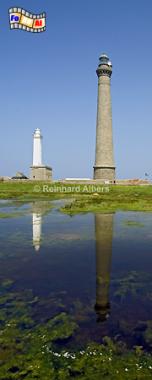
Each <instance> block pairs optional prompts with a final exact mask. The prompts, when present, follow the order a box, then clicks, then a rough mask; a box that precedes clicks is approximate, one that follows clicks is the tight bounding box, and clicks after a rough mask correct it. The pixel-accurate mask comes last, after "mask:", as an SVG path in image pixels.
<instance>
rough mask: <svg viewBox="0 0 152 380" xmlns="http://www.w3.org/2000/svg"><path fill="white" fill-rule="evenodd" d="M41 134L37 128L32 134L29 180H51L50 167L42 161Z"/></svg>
mask: <svg viewBox="0 0 152 380" xmlns="http://www.w3.org/2000/svg"><path fill="white" fill-rule="evenodd" d="M42 139H43V137H42V134H41V131H40V129H39V128H36V129H35V131H34V134H33V165H32V166H31V175H30V179H31V180H36V181H51V180H52V168H51V167H50V166H46V165H44V164H43V161H42Z"/></svg>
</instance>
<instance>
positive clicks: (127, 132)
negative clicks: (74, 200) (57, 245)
mask: <svg viewBox="0 0 152 380" xmlns="http://www.w3.org/2000/svg"><path fill="white" fill-rule="evenodd" d="M13 6H20V7H23V8H25V9H26V10H27V11H31V12H33V13H39V12H40V13H41V12H42V11H46V13H47V31H46V32H44V33H41V34H32V33H27V32H23V31H16V30H12V31H11V30H10V29H9V23H8V8H10V7H13ZM0 46H1V54H0V56H1V59H0V63H1V64H0V68H1V69H0V128H1V133H0V175H14V174H15V173H16V171H23V172H25V173H26V174H29V167H30V165H31V163H32V133H33V131H34V129H35V128H37V127H39V128H41V130H42V134H43V137H44V138H43V153H44V155H43V156H44V163H46V164H48V165H51V166H52V167H53V171H54V178H64V177H70V176H71V177H91V176H92V174H93V169H92V167H93V165H94V156H95V132H96V103H97V76H96V72H95V70H96V67H97V64H98V57H99V55H100V53H102V52H106V53H107V54H108V55H109V58H110V59H111V61H112V63H113V75H112V108H113V131H114V150H115V162H116V166H117V177H118V178H132V177H134V178H138V177H144V173H145V172H148V173H150V174H152V1H151V0H146V2H145V1H141V0H133V1H132V0H127V1H123V0H109V1H102V0H77V1H76V0H75V1H74V0H58V1H57V0H56V1H51V0H26V1H24V0H20V1H19V0H17V3H15V0H14V1H12V0H11V1H10V0H5V1H1V4H0Z"/></svg>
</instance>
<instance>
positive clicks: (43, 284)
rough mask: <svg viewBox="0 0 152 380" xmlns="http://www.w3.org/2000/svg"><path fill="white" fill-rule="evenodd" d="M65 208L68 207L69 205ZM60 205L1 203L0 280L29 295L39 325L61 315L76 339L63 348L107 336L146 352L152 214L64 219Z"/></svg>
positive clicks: (151, 301)
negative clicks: (69, 321)
mask: <svg viewBox="0 0 152 380" xmlns="http://www.w3.org/2000/svg"><path fill="white" fill-rule="evenodd" d="M64 202H65V201H64ZM62 204H63V201H54V202H47V201H39V202H38V201H34V202H30V203H27V204H24V203H22V202H13V201H11V202H10V201H7V202H6V201H5V202H4V201H3V202H0V212H1V213H4V212H5V213H6V214H7V216H8V217H7V218H1V219H0V279H1V281H4V280H11V281H13V285H12V288H11V291H12V292H14V293H15V292H19V294H20V295H21V296H22V293H23V292H24V293H25V291H29V290H30V291H32V294H33V297H36V299H37V302H36V303H35V304H34V306H33V315H32V317H33V318H34V320H35V323H41V322H42V323H45V321H47V320H48V319H49V318H52V317H54V316H55V315H58V314H59V313H61V312H66V313H68V314H70V315H71V316H72V317H73V318H74V320H75V321H76V323H77V325H78V329H77V331H76V332H75V333H74V335H73V336H72V337H71V338H70V339H69V340H67V341H66V342H64V341H63V342H62V341H60V345H63V346H68V347H73V346H74V347H82V346H83V344H85V343H88V342H90V341H97V342H101V341H102V338H103V337H104V336H106V335H108V336H110V337H112V338H113V339H115V340H119V339H120V340H123V341H124V342H125V343H126V344H127V345H128V346H129V347H133V346H134V345H135V344H141V345H143V346H144V347H145V348H148V344H149V343H147V341H146V339H145V334H144V331H145V329H146V328H147V327H146V326H147V323H149V321H150V320H151V319H152V317H151V316H152V213H144V212H115V213H108V212H107V213H104V214H103V213H97V214H94V213H87V214H81V215H75V216H72V217H71V216H69V215H64V214H62V213H60V212H59V207H60V206H61V205H62Z"/></svg>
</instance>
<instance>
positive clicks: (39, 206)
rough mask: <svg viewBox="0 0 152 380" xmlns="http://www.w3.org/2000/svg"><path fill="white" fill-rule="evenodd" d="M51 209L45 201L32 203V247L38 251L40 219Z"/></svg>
mask: <svg viewBox="0 0 152 380" xmlns="http://www.w3.org/2000/svg"><path fill="white" fill-rule="evenodd" d="M50 208H51V203H50V202H46V201H39V202H38V201H36V202H33V203H32V214H33V247H34V248H35V251H39V249H40V246H41V235H42V218H43V216H44V215H45V214H47V213H48V211H49V210H50Z"/></svg>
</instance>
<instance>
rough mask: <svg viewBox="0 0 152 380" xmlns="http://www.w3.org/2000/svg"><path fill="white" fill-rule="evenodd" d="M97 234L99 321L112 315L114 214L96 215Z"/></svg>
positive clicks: (97, 309)
mask: <svg viewBox="0 0 152 380" xmlns="http://www.w3.org/2000/svg"><path fill="white" fill-rule="evenodd" d="M95 234H96V304H95V310H96V313H97V317H98V319H97V320H98V321H105V320H106V319H107V318H108V316H109V313H110V302H109V286H110V269H111V258H112V235H113V214H96V215H95Z"/></svg>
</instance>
